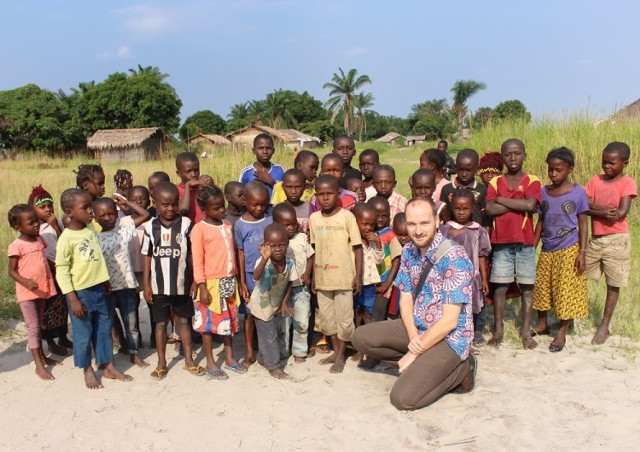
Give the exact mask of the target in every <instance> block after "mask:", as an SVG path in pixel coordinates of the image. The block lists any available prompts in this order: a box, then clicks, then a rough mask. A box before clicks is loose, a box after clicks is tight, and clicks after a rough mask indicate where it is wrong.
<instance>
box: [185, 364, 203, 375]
mask: <svg viewBox="0 0 640 452" xmlns="http://www.w3.org/2000/svg"><path fill="white" fill-rule="evenodd" d="M184 370H186V371H187V372H189V373H190V374H191V375H193V376H196V377H201V376H203V375H204V373H205V368H204V367H202V366H198V365H197V364H196V365H195V366H190V367H188V366H184Z"/></svg>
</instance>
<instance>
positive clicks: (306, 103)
mask: <svg viewBox="0 0 640 452" xmlns="http://www.w3.org/2000/svg"><path fill="white" fill-rule="evenodd" d="M287 92H289V93H291V94H290V95H291V99H292V103H291V105H290V106H289V110H290V112H291V116H293V118H294V119H295V120H296V122H297V123H303V122H314V121H321V120H323V119H328V118H329V114H328V113H327V110H325V109H324V107H323V105H322V102H320V101H319V100H318V99H316V98H315V97H313V96H312V95H311V94H309V93H308V92H306V91H305V92H303V93H302V94H299V93H298V92H296V91H287Z"/></svg>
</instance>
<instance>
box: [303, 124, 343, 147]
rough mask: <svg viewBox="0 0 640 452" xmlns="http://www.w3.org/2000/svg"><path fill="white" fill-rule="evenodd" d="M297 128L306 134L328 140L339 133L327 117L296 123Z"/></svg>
mask: <svg viewBox="0 0 640 452" xmlns="http://www.w3.org/2000/svg"><path fill="white" fill-rule="evenodd" d="M298 130H300V132H304V133H306V134H308V135H312V136H314V137H317V138H320V139H321V140H322V141H325V142H329V141H331V140H333V138H334V137H336V136H338V135H339V132H338V129H337V128H336V126H335V125H333V124H332V123H331V121H329V120H328V119H322V120H320V121H313V122H305V123H302V124H298Z"/></svg>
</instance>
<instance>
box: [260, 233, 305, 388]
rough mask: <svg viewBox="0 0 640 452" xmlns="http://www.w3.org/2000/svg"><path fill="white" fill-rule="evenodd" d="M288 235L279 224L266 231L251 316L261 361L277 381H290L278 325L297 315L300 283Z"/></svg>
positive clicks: (261, 248)
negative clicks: (294, 300)
mask: <svg viewBox="0 0 640 452" xmlns="http://www.w3.org/2000/svg"><path fill="white" fill-rule="evenodd" d="M288 246H289V239H288V238H287V231H285V229H284V227H282V226H281V225H279V224H270V225H269V226H267V227H266V228H265V230H264V242H262V243H261V244H260V248H259V250H260V258H259V259H258V261H257V262H256V264H255V270H254V271H253V278H255V285H256V288H255V290H254V291H253V292H252V293H251V302H250V303H249V305H250V306H251V313H252V315H253V317H254V319H255V324H256V330H257V332H258V345H259V347H260V356H259V358H258V361H259V362H260V364H262V365H263V366H264V367H266V369H267V370H268V371H269V374H270V375H271V376H272V377H274V378H277V379H279V380H280V379H285V378H289V375H288V374H286V373H285V372H284V371H283V370H282V369H281V368H280V348H281V346H280V344H279V340H278V325H279V323H280V318H279V317H280V315H289V316H291V315H293V311H292V309H291V307H290V306H289V299H290V298H291V284H292V282H293V281H295V280H297V279H298V273H297V272H296V267H295V263H294V261H293V259H291V258H290V257H288V256H287V248H288Z"/></svg>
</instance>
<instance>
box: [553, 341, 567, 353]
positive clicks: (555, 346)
mask: <svg viewBox="0 0 640 452" xmlns="http://www.w3.org/2000/svg"><path fill="white" fill-rule="evenodd" d="M563 349H564V345H558V344H554V343H553V342H552V343H550V344H549V351H550V352H551V353H558V352H561V351H562V350H563Z"/></svg>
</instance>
